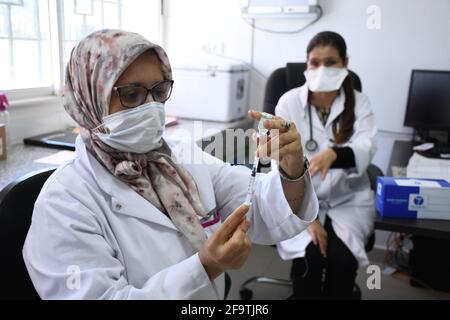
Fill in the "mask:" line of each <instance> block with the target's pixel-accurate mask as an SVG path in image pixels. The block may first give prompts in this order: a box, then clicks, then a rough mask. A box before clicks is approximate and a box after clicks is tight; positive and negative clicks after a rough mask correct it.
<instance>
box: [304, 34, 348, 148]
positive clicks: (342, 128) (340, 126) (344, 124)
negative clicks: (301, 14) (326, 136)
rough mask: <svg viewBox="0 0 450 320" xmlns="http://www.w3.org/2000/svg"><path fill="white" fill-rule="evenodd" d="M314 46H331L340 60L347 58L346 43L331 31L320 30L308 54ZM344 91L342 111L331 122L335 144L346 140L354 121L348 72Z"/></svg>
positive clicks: (308, 49) (312, 40)
mask: <svg viewBox="0 0 450 320" xmlns="http://www.w3.org/2000/svg"><path fill="white" fill-rule="evenodd" d="M316 47H333V48H335V49H336V50H337V52H338V53H339V56H340V57H341V59H342V61H346V60H347V45H346V43H345V40H344V38H343V37H342V36H341V35H340V34H338V33H336V32H332V31H324V32H320V33H318V34H317V35H315V36H314V38H312V39H311V41H310V42H309V44H308V48H307V51H306V54H307V57H308V59H309V54H310V53H311V51H312V50H313V49H314V48H316ZM342 87H343V88H344V92H345V103H344V111H343V112H342V113H341V115H340V116H339V117H338V118H336V120H334V122H333V134H334V140H335V142H336V143H337V144H341V143H345V142H347V141H348V140H349V139H350V137H351V136H352V134H353V124H354V122H355V91H354V86H353V80H352V77H351V75H350V74H349V75H348V76H347V78H345V80H344V83H343V84H342Z"/></svg>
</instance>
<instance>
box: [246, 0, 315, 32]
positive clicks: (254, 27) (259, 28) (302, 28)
mask: <svg viewBox="0 0 450 320" xmlns="http://www.w3.org/2000/svg"><path fill="white" fill-rule="evenodd" d="M317 12H318V15H317V17H316V18H315V19H314V20H312V21H311V22H309V23H308V24H306V25H304V26H303V27H301V28H300V29H295V30H273V29H268V28H263V27H258V26H257V25H256V24H255V19H254V18H252V19H249V18H245V17H244V16H243V17H242V19H243V20H244V21H245V23H247V24H248V25H249V26H250V27H252V28H253V29H256V30H259V31H264V32H268V33H275V34H296V33H299V32H302V31H303V30H305V29H307V28H308V27H310V26H311V25H313V24H314V23H316V22H317V21H319V20H320V18H322V16H323V9H322V6H320V5H318V6H317ZM249 20H251V22H250V21H249Z"/></svg>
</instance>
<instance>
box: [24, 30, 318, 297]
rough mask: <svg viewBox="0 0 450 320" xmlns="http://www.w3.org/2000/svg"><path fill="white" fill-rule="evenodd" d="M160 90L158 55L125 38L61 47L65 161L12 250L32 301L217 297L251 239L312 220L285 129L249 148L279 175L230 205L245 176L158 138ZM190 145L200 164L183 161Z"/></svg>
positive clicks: (278, 235)
mask: <svg viewBox="0 0 450 320" xmlns="http://www.w3.org/2000/svg"><path fill="white" fill-rule="evenodd" d="M172 84H173V80H172V73H171V68H170V64H169V60H168V58H167V55H166V53H165V52H164V50H163V49H162V48H161V47H159V46H157V45H155V44H153V43H150V42H149V41H147V40H146V39H144V38H142V37H141V36H140V35H137V34H134V33H128V32H123V31H118V30H102V31H98V32H96V33H93V34H91V35H90V36H88V37H87V38H85V39H84V40H82V41H81V42H80V43H79V44H78V45H77V47H76V48H75V49H74V50H73V51H72V54H71V57H70V61H69V63H68V66H67V69H66V82H65V88H64V94H63V98H64V106H65V109H66V110H67V112H68V113H69V114H70V115H71V117H72V118H73V119H74V120H75V121H76V122H77V123H78V125H79V126H80V127H81V134H80V136H79V137H78V138H77V141H76V157H75V159H74V160H73V161H70V162H69V163H67V164H65V165H63V166H61V167H60V168H59V169H58V170H56V172H55V173H54V174H53V175H52V176H51V177H50V178H49V179H48V181H47V182H46V184H45V185H44V187H43V189H42V191H41V194H40V195H39V197H38V199H37V202H36V204H35V209H34V213H33V220H32V225H31V228H30V230H29V233H28V236H27V239H26V242H25V245H24V250H23V256H24V260H25V264H26V266H27V269H28V272H29V274H30V277H31V279H32V281H33V284H34V286H35V288H36V290H37V292H38V294H39V295H40V297H41V298H44V299H222V298H223V297H224V272H225V271H226V270H228V269H238V268H240V267H241V266H242V265H243V264H244V262H245V261H246V259H247V257H248V255H249V253H250V250H251V243H252V242H255V243H260V244H275V243H277V242H278V241H281V240H285V239H288V238H291V237H293V236H295V235H297V234H299V233H300V232H301V231H303V230H305V228H307V226H308V225H309V224H310V223H311V222H312V221H314V219H315V218H316V215H317V211H318V202H317V198H316V196H315V193H314V190H313V188H312V186H311V181H310V177H309V174H308V172H307V169H306V168H307V161H304V158H303V151H302V148H301V143H300V135H299V134H298V132H297V130H296V128H295V125H289V123H287V122H286V121H284V120H283V119H281V118H274V120H271V121H267V122H266V123H265V126H266V128H267V129H270V130H271V138H270V139H266V140H265V141H262V142H261V143H260V146H259V149H258V152H259V153H261V154H265V155H267V156H268V157H270V158H275V157H277V158H279V169H280V170H279V172H272V173H270V174H267V175H265V174H260V175H258V176H257V179H256V183H255V188H254V190H255V191H254V195H253V198H252V204H251V206H247V205H242V204H243V203H244V200H245V195H246V191H247V184H248V181H249V177H250V172H249V170H248V169H247V168H244V167H231V166H230V165H229V164H225V163H223V162H222V161H220V160H218V159H216V158H214V157H212V156H211V155H209V154H206V153H204V152H202V150H201V149H199V148H198V147H196V146H194V147H193V146H192V145H189V146H186V145H185V144H183V143H180V142H177V141H172V140H170V139H166V138H163V137H162V136H163V132H164V123H165V119H164V118H165V116H164V102H166V101H167V99H168V98H169V97H170V92H171V89H172ZM250 115H251V116H252V117H253V118H255V119H256V120H258V119H259V118H260V114H259V113H257V112H251V113H250ZM275 140H276V141H277V145H279V148H278V149H275V148H273V150H271V147H272V146H274V145H275V144H274V143H273V141H275ZM192 149H193V150H194V151H193V152H194V153H195V154H194V155H193V159H201V161H200V163H192V161H190V160H189V159H185V158H184V156H185V155H187V154H190V152H188V151H190V150H192ZM191 159H192V158H191ZM222 221H223V223H222Z"/></svg>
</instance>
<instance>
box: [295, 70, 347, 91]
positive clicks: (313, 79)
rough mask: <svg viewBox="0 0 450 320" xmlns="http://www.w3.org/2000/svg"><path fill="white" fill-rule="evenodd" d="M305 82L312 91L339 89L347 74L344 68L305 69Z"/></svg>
mask: <svg viewBox="0 0 450 320" xmlns="http://www.w3.org/2000/svg"><path fill="white" fill-rule="evenodd" d="M304 75H305V78H306V83H307V85H308V88H309V90H311V91H312V92H331V91H336V90H339V89H340V88H341V86H342V83H344V80H345V78H346V77H347V76H348V70H347V69H346V68H331V67H319V68H317V69H314V70H306V71H305V73H304Z"/></svg>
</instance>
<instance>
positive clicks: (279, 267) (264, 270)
mask: <svg viewBox="0 0 450 320" xmlns="http://www.w3.org/2000/svg"><path fill="white" fill-rule="evenodd" d="M382 254H383V252H382V251H379V250H374V251H373V252H372V253H371V254H370V255H369V256H370V260H371V261H372V263H373V264H377V265H379V266H381V263H379V261H381V257H382ZM289 270H290V262H285V261H282V260H281V259H280V257H279V256H278V253H277V250H276V249H275V248H273V247H266V246H258V245H255V246H254V247H253V251H252V254H251V256H250V257H249V259H248V261H247V263H246V265H245V266H244V267H243V268H242V269H241V270H238V271H230V272H229V274H230V276H231V281H232V286H231V291H230V294H229V297H228V299H230V300H239V299H240V297H239V286H240V285H241V284H242V283H243V282H244V281H245V280H247V279H248V278H250V277H254V276H262V275H263V276H267V277H275V278H280V279H288V277H289ZM367 277H368V275H367V274H366V269H365V268H363V269H360V270H359V271H358V277H357V281H356V282H357V283H358V285H359V287H360V288H361V290H362V297H363V299H365V300H380V299H389V300H392V299H407V300H409V299H445V300H450V293H442V292H436V291H433V290H427V289H421V288H416V287H412V286H410V285H409V280H408V279H406V278H405V277H401V276H385V275H382V277H381V290H369V289H367V285H366V281H367ZM250 288H251V289H252V290H253V299H261V300H266V299H270V300H283V299H286V298H287V297H288V296H289V295H290V294H291V293H292V290H291V289H290V288H289V287H280V286H275V285H267V284H255V285H251V286H250Z"/></svg>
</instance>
